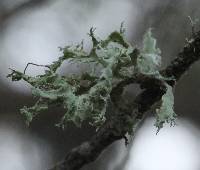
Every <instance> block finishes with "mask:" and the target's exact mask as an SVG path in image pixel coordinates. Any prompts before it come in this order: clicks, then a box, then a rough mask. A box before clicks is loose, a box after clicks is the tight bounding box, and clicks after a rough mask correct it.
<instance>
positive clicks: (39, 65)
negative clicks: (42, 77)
mask: <svg viewBox="0 0 200 170" xmlns="http://www.w3.org/2000/svg"><path fill="white" fill-rule="evenodd" d="M29 65H34V66H38V67H47V68H48V69H50V67H49V66H48V65H41V64H35V63H28V64H27V65H26V67H25V69H24V74H26V70H27V68H28V66H29Z"/></svg>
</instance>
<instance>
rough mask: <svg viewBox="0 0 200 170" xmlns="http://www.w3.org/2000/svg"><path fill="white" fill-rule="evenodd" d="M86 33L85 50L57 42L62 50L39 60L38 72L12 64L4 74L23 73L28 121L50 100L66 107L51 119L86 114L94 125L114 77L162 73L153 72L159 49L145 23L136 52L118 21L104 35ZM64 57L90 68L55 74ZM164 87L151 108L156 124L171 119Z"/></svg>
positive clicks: (170, 104) (168, 95)
mask: <svg viewBox="0 0 200 170" xmlns="http://www.w3.org/2000/svg"><path fill="white" fill-rule="evenodd" d="M89 36H90V37H91V39H92V43H93V46H92V48H91V50H90V52H89V53H88V52H86V51H84V48H83V43H80V44H78V45H77V46H75V47H74V46H67V47H65V48H60V50H62V52H63V56H61V57H59V58H58V60H57V61H55V62H53V63H52V64H50V65H45V68H47V69H46V70H45V74H43V75H38V76H35V77H33V76H28V75H27V74H25V71H26V69H25V71H24V73H23V72H19V71H16V70H12V73H11V74H9V75H8V77H11V78H12V81H19V80H22V79H23V80H24V81H26V82H27V83H29V84H31V85H32V95H33V96H34V97H36V98H38V101H37V102H36V104H35V105H34V106H32V107H30V108H28V107H26V106H25V107H24V108H22V109H21V110H20V111H21V113H22V114H23V115H24V116H25V118H26V121H27V123H28V124H29V123H30V122H31V121H32V119H33V118H34V117H35V116H36V115H38V114H39V113H40V112H41V111H44V110H47V109H48V106H49V105H52V104H56V105H59V106H61V107H63V108H64V109H65V111H66V112H65V114H64V115H63V117H62V119H61V121H60V123H58V124H57V125H59V126H61V127H64V126H65V125H66V123H67V122H68V121H72V122H73V123H74V124H75V125H77V126H81V123H82V122H83V121H84V120H87V121H89V123H90V124H92V125H94V126H95V127H97V128H98V127H99V126H101V125H102V123H104V122H105V120H106V116H105V114H106V110H107V107H108V102H109V100H110V93H111V90H112V88H113V86H114V85H113V84H114V83H113V82H114V80H116V79H120V80H123V79H126V78H127V77H131V76H133V74H135V73H142V74H151V75H155V76H156V78H159V76H160V79H163V77H162V76H161V75H159V72H158V68H159V66H160V62H161V58H160V50H159V49H158V48H156V40H155V39H154V38H153V37H152V34H151V29H149V30H148V31H147V33H146V34H145V35H144V41H143V49H142V50H141V53H139V52H137V49H136V48H134V47H133V46H131V45H130V44H129V43H128V42H127V41H126V40H125V38H124V29H123V27H121V28H120V31H119V32H118V31H114V32H112V33H111V34H110V35H109V36H108V38H106V39H105V40H101V39H99V38H96V37H95V34H94V29H93V28H91V29H90V33H89ZM64 61H67V62H70V63H72V64H73V63H75V64H76V63H80V64H85V63H86V64H89V65H90V66H91V70H90V71H87V72H84V73H81V74H79V75H75V74H71V75H70V74H69V75H67V76H61V75H60V74H58V71H57V70H58V68H60V67H61V65H62V63H63V62H64ZM27 66H28V65H27ZM26 68H27V67H26ZM158 75H159V76H158ZM167 87H168V90H167V92H166V94H164V95H163V97H162V101H161V102H162V104H161V106H160V108H159V109H158V110H157V121H156V126H157V127H158V129H160V128H161V127H162V125H163V123H164V122H170V121H171V120H174V116H175V115H174V112H173V94H172V92H171V89H170V87H169V86H167Z"/></svg>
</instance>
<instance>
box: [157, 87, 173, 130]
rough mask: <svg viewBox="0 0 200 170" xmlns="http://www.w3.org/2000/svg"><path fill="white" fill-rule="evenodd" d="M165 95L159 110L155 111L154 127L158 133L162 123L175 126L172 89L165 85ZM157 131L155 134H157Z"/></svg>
mask: <svg viewBox="0 0 200 170" xmlns="http://www.w3.org/2000/svg"><path fill="white" fill-rule="evenodd" d="M166 88H167V90H166V93H165V94H164V95H163V96H162V99H161V101H160V106H159V108H157V109H156V122H155V126H156V127H157V128H158V131H159V130H160V129H161V128H162V127H163V124H164V123H169V124H170V125H171V126H173V125H175V120H176V117H177V115H176V113H175V112H174V95H173V91H172V87H171V86H170V85H168V84H166ZM158 131H157V132H158Z"/></svg>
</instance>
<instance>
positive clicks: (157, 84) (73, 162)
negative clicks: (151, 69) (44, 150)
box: [51, 32, 200, 170]
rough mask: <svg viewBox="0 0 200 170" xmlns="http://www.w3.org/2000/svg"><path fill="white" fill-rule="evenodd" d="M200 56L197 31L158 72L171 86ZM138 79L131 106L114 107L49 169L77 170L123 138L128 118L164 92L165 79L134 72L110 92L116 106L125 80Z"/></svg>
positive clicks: (133, 119) (139, 116) (138, 116)
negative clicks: (85, 138)
mask: <svg viewBox="0 0 200 170" xmlns="http://www.w3.org/2000/svg"><path fill="white" fill-rule="evenodd" d="M199 58H200V32H197V33H196V34H195V36H194V37H193V38H192V40H191V41H189V42H188V43H187V44H186V46H185V47H184V48H183V50H182V51H181V52H180V53H179V54H178V56H177V57H176V58H175V59H174V60H173V61H172V62H171V63H170V64H169V65H168V66H167V67H166V68H165V69H164V70H162V71H161V74H162V75H163V76H164V77H169V78H170V77H173V78H174V80H166V81H165V82H167V83H168V84H169V85H171V86H174V85H175V83H176V82H177V81H178V80H179V79H180V77H181V76H182V75H183V74H184V73H185V72H186V71H187V70H188V69H189V67H190V66H191V65H192V64H194V62H196V61H197V60H199ZM133 83H138V84H140V86H141V88H142V89H144V90H143V91H142V92H141V94H139V95H138V96H137V97H136V99H135V101H134V102H133V103H131V104H130V106H131V107H129V109H128V110H127V109H126V108H127V107H124V108H123V107H121V108H119V107H117V110H116V112H117V113H118V114H116V115H117V116H116V115H115V116H112V117H111V118H110V119H108V120H107V121H106V122H105V124H104V125H103V126H102V127H101V128H100V129H99V131H98V132H97V133H96V134H95V135H94V136H93V137H92V138H91V139H90V140H89V141H87V142H84V143H83V144H81V145H80V146H78V147H76V148H74V149H72V150H71V151H69V152H68V154H67V155H66V156H65V158H64V160H63V161H62V162H60V163H58V164H57V165H56V166H55V167H54V168H52V169H51V170H78V169H80V168H81V167H82V166H84V165H85V164H87V163H89V162H92V161H94V160H96V159H97V157H98V156H99V155H100V154H101V152H102V151H103V150H104V149H106V147H107V146H108V145H110V144H112V143H113V142H115V141H117V140H120V139H123V138H125V135H126V134H127V132H128V129H129V128H128V125H129V124H130V121H131V122H134V123H135V124H137V122H140V121H141V120H142V119H143V117H144V116H145V112H146V111H148V110H149V109H150V108H151V106H152V105H153V104H155V103H156V102H157V101H158V100H160V98H161V97H162V95H163V94H164V92H165V90H166V89H165V88H164V86H163V83H164V81H161V80H158V79H156V78H151V77H148V76H142V75H136V77H135V78H129V79H127V80H125V81H123V82H120V83H119V84H118V85H117V86H116V87H115V88H113V91H112V92H111V99H112V101H113V103H114V104H115V105H116V106H117V100H118V99H119V97H120V96H121V94H122V92H123V89H124V87H125V86H127V85H128V84H133Z"/></svg>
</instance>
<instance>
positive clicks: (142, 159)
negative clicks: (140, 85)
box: [0, 0, 200, 170]
mask: <svg viewBox="0 0 200 170" xmlns="http://www.w3.org/2000/svg"><path fill="white" fill-rule="evenodd" d="M199 6H200V1H199V0H165V1H161V0H0V169H1V170H45V169H48V168H50V167H51V166H52V165H54V164H55V162H57V161H59V160H61V159H62V158H63V157H64V155H65V153H66V152H67V151H69V150H70V149H71V148H73V147H75V146H77V145H79V144H80V143H82V142H83V141H85V140H88V139H89V138H90V137H91V136H92V135H93V134H94V133H95V129H93V128H92V127H89V126H88V125H83V127H82V128H81V129H79V128H76V127H75V126H74V125H73V124H69V125H68V127H67V128H66V129H65V130H64V131H62V130H61V129H58V128H56V127H55V126H54V125H55V124H56V123H58V122H59V120H60V118H61V116H62V110H61V109H59V108H52V109H51V110H49V111H48V112H45V113H42V114H40V115H39V116H38V117H37V118H36V119H35V120H34V121H33V122H32V124H31V125H30V127H27V126H26V125H25V123H24V120H23V117H22V116H21V115H20V113H19V109H20V108H22V107H23V106H24V105H27V106H31V105H32V104H33V103H34V99H33V98H32V97H31V93H30V90H29V86H28V85H27V84H26V83H24V82H16V83H13V82H11V81H10V80H9V79H7V78H6V76H7V74H8V73H9V68H13V69H17V70H21V71H23V69H24V67H25V66H26V64H27V63H28V62H34V63H37V64H48V63H51V62H52V61H54V60H56V59H57V58H58V57H59V56H60V55H61V53H60V52H59V49H58V47H64V46H66V45H72V44H77V43H79V42H80V41H81V40H84V44H85V48H86V49H89V48H90V45H91V44H90V39H89V37H88V35H87V33H88V32H89V29H90V28H91V27H96V28H97V29H96V34H97V35H98V36H99V37H102V38H103V37H105V36H107V35H108V34H109V33H110V32H111V31H113V30H116V29H119V28H120V24H121V22H123V21H124V23H125V28H126V38H127V40H128V41H129V42H131V43H132V45H136V44H137V45H138V47H140V46H141V43H142V37H143V34H144V32H145V31H146V30H147V29H148V28H149V27H152V28H153V34H154V36H155V37H156V38H157V40H158V46H159V48H160V49H161V51H162V57H163V58H162V60H163V66H162V67H164V66H166V65H167V64H168V63H169V62H170V60H172V59H173V58H174V57H175V56H176V55H177V53H178V52H179V51H180V50H181V49H182V47H183V46H184V44H185V42H186V38H187V37H190V36H191V25H190V21H189V19H188V16H191V17H192V18H200V11H199ZM199 24H200V23H199ZM199 24H197V27H196V29H198V28H199V27H198V25H199ZM199 64H200V63H199V62H198V63H196V64H195V65H193V66H192V68H191V69H190V71H189V72H188V73H187V74H186V75H185V76H184V77H183V78H182V79H181V80H180V81H179V82H178V84H177V86H176V89H175V111H176V113H177V114H178V115H179V118H178V121H177V126H175V127H168V126H165V127H164V128H163V129H162V130H161V131H160V132H159V134H158V135H156V128H155V127H154V126H153V124H154V121H155V120H154V118H153V117H151V115H149V117H148V118H147V119H146V121H145V122H144V124H143V126H141V128H140V129H139V130H138V132H137V134H136V136H135V137H134V140H133V142H131V143H130V144H129V145H128V147H125V145H124V141H119V142H116V143H114V144H113V145H111V146H110V147H109V148H108V149H107V150H106V151H105V152H104V153H103V154H102V155H101V156H100V157H99V159H98V160H97V161H95V162H94V163H91V164H89V165H87V166H85V167H84V168H83V169H82V170H161V169H162V170H199V169H200V162H199V160H200V116H199V114H200V107H199V99H200V79H199V71H200V65H199ZM76 69H77V68H74V67H73V66H69V65H67V64H66V65H64V66H62V68H61V70H60V71H61V72H64V73H67V72H70V71H81V70H76ZM43 71H44V70H42V69H41V68H38V67H34V66H33V67H30V68H29V69H28V72H27V73H28V74H30V75H37V74H39V73H42V72H43ZM136 89H137V88H135V86H131V87H130V88H129V89H128V90H129V91H131V94H132V95H135V94H136V93H137V90H136Z"/></svg>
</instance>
